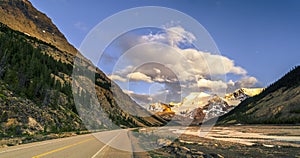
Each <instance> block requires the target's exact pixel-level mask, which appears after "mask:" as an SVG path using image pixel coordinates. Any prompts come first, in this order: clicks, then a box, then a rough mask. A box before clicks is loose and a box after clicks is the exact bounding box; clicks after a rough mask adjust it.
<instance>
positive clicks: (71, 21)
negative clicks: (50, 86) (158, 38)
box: [30, 0, 300, 86]
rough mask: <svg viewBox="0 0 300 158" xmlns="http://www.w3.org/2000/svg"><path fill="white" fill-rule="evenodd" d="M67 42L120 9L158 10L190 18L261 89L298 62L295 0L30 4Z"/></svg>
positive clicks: (58, 0) (53, 0)
mask: <svg viewBox="0 0 300 158" xmlns="http://www.w3.org/2000/svg"><path fill="white" fill-rule="evenodd" d="M30 1H31V2H32V3H33V5H34V6H35V7H36V8H38V9H39V10H41V11H42V12H44V13H46V14H47V15H48V16H49V17H50V18H51V19H52V21H53V22H54V23H55V24H56V25H57V26H58V28H59V29H60V30H61V31H62V33H63V34H64V35H65V36H66V37H67V39H68V40H69V42H70V43H72V44H73V45H74V46H75V47H77V48H78V47H79V46H80V44H81V42H82V40H83V39H84V37H85V36H86V35H87V33H88V32H89V30H90V29H92V28H93V27H94V26H95V25H97V24H98V23H99V22H101V21H102V20H103V19H105V18H107V17H109V16H111V15H112V14H115V13H117V12H119V11H122V10H124V9H129V8H133V7H139V6H149V5H150V6H163V7H168V8H172V9H176V10H178V11H181V12H183V13H186V14H188V15H189V16H191V17H193V18H195V19H196V20H197V21H198V22H199V23H201V24H202V25H203V26H204V27H205V28H206V29H207V31H208V32H209V33H210V35H211V36H212V38H213V39H214V40H215V42H216V44H217V46H218V48H219V50H220V52H221V54H222V55H223V56H226V57H228V58H230V59H232V60H234V62H235V64H236V65H238V66H241V67H242V68H244V69H245V70H247V72H248V75H250V76H254V77H256V78H257V79H258V81H259V82H260V84H261V85H262V86H267V85H268V84H270V83H272V82H273V81H275V80H277V79H278V78H280V77H281V76H282V75H283V74H284V73H286V72H287V71H288V70H289V69H291V67H293V66H296V65H299V64H300V52H299V50H300V44H299V43H300V29H299V28H300V20H299V19H300V1H298V0H287V1H283V0H282V1H278V0H251V1H250V0H248V1H246V0H217V1H214V0H199V1H197V0H190V1H188V0H185V1H183V0H181V1H179V0H147V1H146V0H126V1H112V0H110V1H109V0H106V1H98V0H90V1H88V0H87V1H82V0H43V1H41V0H30Z"/></svg>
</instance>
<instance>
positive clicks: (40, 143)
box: [0, 135, 89, 154]
mask: <svg viewBox="0 0 300 158" xmlns="http://www.w3.org/2000/svg"><path fill="white" fill-rule="evenodd" d="M86 136H89V135H81V136H76V137H68V138H58V139H53V140H47V141H44V142H37V143H36V144H35V143H33V144H34V145H29V144H28V145H29V146H24V147H20V148H16V149H11V150H10V149H7V150H4V151H1V152H0V154H2V153H7V152H12V151H17V150H22V149H27V148H32V147H36V146H41V145H47V144H50V143H57V142H61V141H64V140H69V139H73V138H80V137H86ZM23 145H27V144H23Z"/></svg>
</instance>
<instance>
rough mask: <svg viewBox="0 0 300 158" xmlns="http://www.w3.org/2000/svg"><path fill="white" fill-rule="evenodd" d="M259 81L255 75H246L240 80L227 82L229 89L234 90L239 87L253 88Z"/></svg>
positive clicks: (229, 90)
mask: <svg viewBox="0 0 300 158" xmlns="http://www.w3.org/2000/svg"><path fill="white" fill-rule="evenodd" d="M257 83H258V80H257V79H256V78H255V77H252V76H244V77H242V78H241V79H240V80H237V81H235V82H233V81H232V80H229V82H228V83H227V86H228V87H227V91H228V92H233V91H235V90H236V89H239V88H251V87H255V85H256V84H257Z"/></svg>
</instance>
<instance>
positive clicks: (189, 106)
mask: <svg viewBox="0 0 300 158" xmlns="http://www.w3.org/2000/svg"><path fill="white" fill-rule="evenodd" d="M262 90H263V88H241V89H237V90H236V91H234V92H233V93H229V94H226V95H225V96H224V97H220V96H217V95H211V94H207V93H204V92H192V93H190V94H189V95H188V96H186V97H185V98H184V99H183V101H182V102H180V103H169V104H165V103H154V104H150V105H149V108H148V109H149V111H151V112H153V113H156V114H158V115H160V116H162V118H164V119H166V120H171V119H172V118H174V117H176V116H177V117H178V118H189V119H192V120H193V121H192V123H193V124H199V123H201V122H203V121H206V120H209V119H212V118H215V117H219V116H222V115H224V114H226V113H227V112H229V111H230V110H232V109H234V107H235V106H236V105H238V104H239V103H241V101H243V100H245V99H247V98H249V97H253V96H255V95H257V94H259V93H261V92H262ZM179 116H180V117H179Z"/></svg>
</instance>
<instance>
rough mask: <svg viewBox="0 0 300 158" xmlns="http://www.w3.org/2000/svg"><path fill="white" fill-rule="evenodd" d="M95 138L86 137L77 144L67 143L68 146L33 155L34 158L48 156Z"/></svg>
mask: <svg viewBox="0 0 300 158" xmlns="http://www.w3.org/2000/svg"><path fill="white" fill-rule="evenodd" d="M93 139H94V138H90V139H86V140H83V141H80V142H77V143H75V144H71V145H67V146H64V147H61V148H57V149H54V150H51V151H48V152H45V153H42V154H40V155H36V156H33V157H32V158H40V157H43V156H46V155H49V154H52V153H55V152H58V151H61V150H65V149H68V148H71V147H73V146H76V145H79V144H82V143H85V142H88V141H91V140H93Z"/></svg>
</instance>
